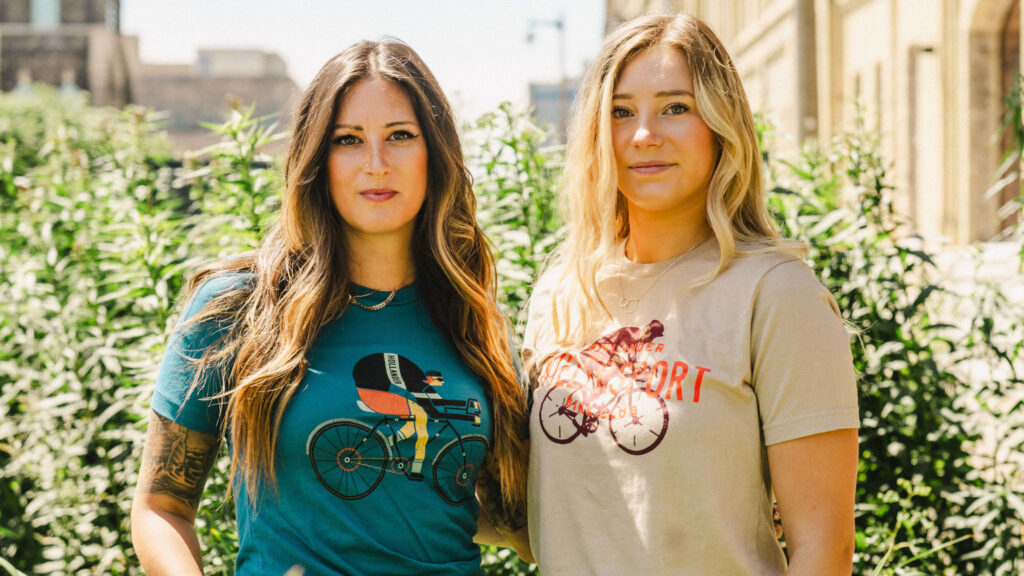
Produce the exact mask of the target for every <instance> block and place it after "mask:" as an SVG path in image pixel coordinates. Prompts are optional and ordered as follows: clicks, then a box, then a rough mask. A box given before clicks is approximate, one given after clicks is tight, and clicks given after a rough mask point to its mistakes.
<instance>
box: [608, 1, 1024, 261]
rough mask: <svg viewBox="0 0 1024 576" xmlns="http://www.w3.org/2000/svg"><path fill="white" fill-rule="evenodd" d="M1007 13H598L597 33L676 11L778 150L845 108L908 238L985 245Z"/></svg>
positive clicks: (757, 4) (698, 6)
mask: <svg viewBox="0 0 1024 576" xmlns="http://www.w3.org/2000/svg"><path fill="white" fill-rule="evenodd" d="M1015 1H1016V2H1019V1H1020V0H941V1H940V0H721V1H713V0H675V1H669V2H653V1H647V2H643V1H640V0H632V1H622V2H620V1H617V0H607V2H608V14H609V15H610V17H609V20H611V16H612V15H614V17H615V18H616V19H617V20H618V21H625V20H628V19H629V18H631V17H634V16H637V15H640V14H642V13H649V12H653V11H662V12H664V11H672V10H681V11H687V12H690V13H692V14H696V15H698V16H700V17H702V18H704V19H705V20H706V21H708V23H709V24H710V25H711V26H712V27H713V28H714V29H715V30H716V31H717V32H718V34H719V36H720V37H721V38H722V41H723V42H724V43H725V45H726V48H727V49H728V50H729V51H730V53H731V54H732V56H733V58H734V59H735V61H736V64H737V67H738V68H739V69H740V72H741V74H742V76H743V79H744V84H745V86H746V89H747V94H748V97H749V98H750V102H751V107H752V108H753V109H754V110H755V111H769V112H770V113H771V115H772V116H773V117H774V118H775V119H776V121H777V123H778V125H779V128H780V130H781V132H782V133H783V134H786V135H789V139H788V140H786V139H783V141H782V142H780V143H779V144H781V146H782V147H783V148H785V147H787V142H788V143H790V144H795V143H796V142H797V141H799V140H801V139H803V138H805V137H815V138H818V139H819V140H822V141H828V140H830V139H831V138H832V137H833V136H835V135H836V134H839V133H841V132H842V131H843V130H846V129H848V128H849V127H851V126H852V125H853V123H854V120H855V118H856V117H857V109H856V107H855V102H857V101H859V102H860V103H861V104H863V106H864V111H865V119H866V121H867V123H868V126H869V127H870V128H873V129H877V134H878V135H879V138H880V140H881V148H882V151H883V153H884V154H885V156H886V158H887V159H889V160H890V161H892V162H893V165H892V167H891V171H890V183H892V184H894V185H896V186H897V187H899V188H900V190H902V191H904V193H903V194H902V195H900V196H899V197H898V198H897V208H898V209H899V210H901V211H902V212H904V213H905V214H906V215H907V216H909V217H910V218H912V219H913V220H914V221H915V223H916V226H917V230H918V231H920V232H922V233H924V234H926V235H929V236H930V237H933V238H935V239H936V241H940V242H941V241H951V242H955V243H965V242H971V241H976V240H987V239H990V238H992V237H994V236H995V235H996V234H998V232H999V226H1000V222H999V219H998V218H997V217H996V210H997V208H998V205H999V200H998V198H994V199H986V198H985V193H986V191H987V190H988V189H989V188H990V187H991V186H992V184H993V183H994V182H995V173H996V170H997V168H998V165H999V159H1000V156H1001V155H1002V153H1003V144H1002V143H1000V142H999V141H998V140H997V139H996V138H995V137H994V135H995V134H996V133H997V131H998V130H999V126H1000V120H1001V118H1002V99H1003V96H1004V94H1003V92H1004V80H1003V78H1004V76H1005V74H1006V64H1004V61H1005V60H1006V56H1005V47H1004V43H1003V29H1004V26H1005V25H1006V22H1007V18H1008V16H1009V14H1010V9H1011V7H1012V6H1013V4H1014V2H1015ZM655 5H657V6H655ZM1019 17H1020V16H1017V18H1019ZM609 24H611V21H609ZM1016 34H1019V32H1016ZM1011 45H1012V44H1011ZM1016 46H1018V50H1019V41H1018V42H1017V44H1016ZM1019 61H1020V58H1017V60H1016V61H1015V62H1013V63H1012V66H1016V67H1017V68H1019ZM1018 72H1019V70H1018Z"/></svg>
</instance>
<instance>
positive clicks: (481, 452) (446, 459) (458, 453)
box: [434, 434, 487, 506]
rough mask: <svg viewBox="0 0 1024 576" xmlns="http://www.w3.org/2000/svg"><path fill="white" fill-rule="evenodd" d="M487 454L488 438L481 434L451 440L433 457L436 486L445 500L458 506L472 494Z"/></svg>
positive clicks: (471, 496)
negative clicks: (460, 439) (435, 457)
mask: <svg viewBox="0 0 1024 576" xmlns="http://www.w3.org/2000/svg"><path fill="white" fill-rule="evenodd" d="M486 455H487V439H486V438H484V437H483V436H480V435H479V434H472V435H469V436H463V437H462V441H461V442H460V441H459V439H458V438H456V439H455V440H452V441H451V442H449V443H448V444H446V445H445V447H444V448H442V449H441V452H440V453H438V455H437V459H435V460H434V487H435V488H437V492H438V494H440V495H441V497H442V498H444V501H445V502H447V503H449V504H451V505H453V506H457V505H459V504H461V503H463V502H465V501H466V500H469V499H470V498H473V496H474V493H475V490H476V476H477V473H478V472H479V471H480V466H482V465H483V462H484V456H486Z"/></svg>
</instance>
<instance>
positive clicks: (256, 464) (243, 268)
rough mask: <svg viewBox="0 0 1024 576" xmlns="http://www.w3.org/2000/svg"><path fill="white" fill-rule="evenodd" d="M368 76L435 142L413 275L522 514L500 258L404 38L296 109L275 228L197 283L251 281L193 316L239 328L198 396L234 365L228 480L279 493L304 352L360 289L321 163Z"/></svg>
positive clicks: (521, 397) (335, 61)
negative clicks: (283, 435)
mask: <svg viewBox="0 0 1024 576" xmlns="http://www.w3.org/2000/svg"><path fill="white" fill-rule="evenodd" d="M362 79H382V80H388V81H391V82H394V83H395V84H396V85H398V86H400V87H401V88H402V89H403V90H404V92H405V94H406V96H407V97H408V98H409V100H410V102H411V103H412V106H413V109H414V110H415V112H416V118H417V120H418V121H419V124H420V126H421V128H422V131H423V132H422V133H423V134H424V136H425V138H426V144H427V150H428V155H427V156H428V160H427V161H428V166H427V195H426V199H425V201H424V204H423V207H422V208H421V210H420V213H419V214H418V216H417V219H416V225H415V232H414V239H413V246H414V262H415V266H416V275H417V281H418V282H419V283H420V285H421V286H430V290H423V291H421V294H422V295H423V298H424V302H425V305H426V308H427V309H428V311H429V312H430V315H431V318H432V319H433V321H434V323H435V324H436V325H437V327H438V328H439V329H440V330H441V332H442V333H443V334H444V335H445V336H447V337H448V338H449V339H450V340H451V341H452V343H453V344H454V345H455V346H454V347H455V349H456V350H457V351H458V353H459V354H460V357H461V360H462V361H463V362H465V363H466V365H467V366H468V367H469V368H470V370H471V371H472V372H473V373H474V374H476V375H477V376H478V377H479V378H480V380H481V381H482V382H483V384H484V388H485V392H486V394H487V396H488V398H489V399H490V401H491V405H492V408H493V419H492V421H493V422H494V434H493V437H494V441H493V449H492V451H491V455H490V456H489V457H491V458H494V459H495V460H496V463H497V468H498V470H499V479H498V480H499V482H500V485H501V488H502V494H503V496H504V500H505V502H504V504H505V505H506V506H508V507H512V509H514V508H515V507H518V506H521V505H522V503H523V502H524V500H525V491H526V488H525V486H526V482H525V447H524V443H523V441H522V439H521V438H520V430H521V429H522V421H523V420H524V419H525V409H526V404H525V393H524V391H523V388H522V386H521V384H520V381H519V379H518V378H517V375H516V370H515V368H514V365H513V363H512V359H511V356H510V350H512V349H513V348H512V345H511V343H510V342H509V340H508V330H507V328H506V323H505V320H504V319H503V317H502V316H501V313H500V312H499V310H498V307H497V304H496V301H495V296H496V278H495V276H496V273H495V266H494V260H493V257H492V255H491V252H490V250H489V248H488V245H487V243H486V240H485V238H484V235H483V233H482V231H481V230H480V227H479V226H478V225H477V223H476V216H475V214H476V197H475V196H474V194H473V188H472V181H471V178H470V175H469V172H468V170H467V169H466V166H465V164H464V163H463V157H462V147H461V142H460V139H459V134H458V130H457V128H456V124H455V120H454V116H453V114H452V110H451V106H450V105H449V103H448V100H447V99H446V98H445V96H444V93H443V92H442V91H441V89H440V86H439V85H438V83H437V81H436V80H435V79H434V76H433V74H431V72H430V70H429V69H428V68H427V67H426V65H425V64H424V63H423V61H422V60H420V57H419V56H418V55H417V54H416V52H415V51H413V49H412V48H410V47H409V46H407V45H405V44H403V43H401V42H399V41H394V40H386V41H364V42H360V43H358V44H355V45H353V46H351V47H349V48H348V49H346V50H344V51H343V52H341V53H340V54H338V55H337V56H335V57H334V58H332V59H331V60H329V61H328V62H327V63H326V64H325V65H324V66H323V67H322V68H321V69H320V71H319V72H318V73H317V75H316V77H315V78H314V79H313V81H312V83H311V84H310V85H309V87H308V88H307V89H306V91H305V93H304V94H303V97H302V101H301V103H300V106H299V109H298V113H297V117H296V120H295V126H294V129H293V134H292V140H291V145H290V147H289V150H288V155H287V158H286V162H285V168H284V181H285V182H284V184H285V189H284V197H283V201H282V206H281V215H280V218H279V220H278V222H277V223H276V225H275V226H274V228H273V229H272V230H271V231H270V232H269V233H268V234H267V236H266V237H265V238H264V240H263V242H262V244H261V245H260V247H259V248H258V249H257V250H256V251H254V252H253V253H250V254H246V255H244V256H242V257H240V258H232V259H227V260H224V261H222V262H217V263H215V264H212V265H210V266H208V267H206V268H204V269H202V270H200V271H199V272H198V273H197V274H195V275H194V276H193V277H192V278H191V280H190V281H189V285H188V293H189V294H191V293H193V292H194V291H195V290H196V289H197V287H199V286H200V285H201V284H203V282H205V281H206V280H208V279H209V278H211V277H213V276H216V275H219V274H224V273H230V272H248V273H251V274H252V275H253V281H252V282H250V283H240V285H239V286H237V287H236V288H234V289H233V290H231V291H228V292H226V293H224V294H220V295H218V296H217V297H215V298H214V299H213V300H212V301H211V302H209V303H208V304H207V305H206V306H205V307H204V309H203V310H202V311H201V312H200V313H199V314H197V315H196V316H194V317H193V319H192V320H191V321H192V322H194V323H195V322H204V321H208V320H216V321H217V322H219V323H222V325H223V323H226V324H227V325H228V326H231V329H230V330H229V331H228V333H227V335H226V336H225V337H224V339H223V340H221V342H220V343H219V345H218V346H216V347H215V348H214V349H212V350H210V351H208V352H207V353H206V354H205V355H204V357H203V358H202V359H201V360H200V362H199V364H198V369H197V374H196V377H195V380H194V382H193V385H192V390H193V391H194V390H195V389H196V386H197V385H198V383H199V382H201V381H202V379H203V376H204V373H206V372H207V371H212V370H220V371H221V372H222V373H225V374H224V377H225V387H224V390H223V393H222V394H221V399H222V401H223V409H224V417H223V418H222V421H223V425H222V426H223V428H222V433H230V436H231V438H233V440H234V441H233V442H232V453H231V466H232V482H233V481H234V480H235V479H236V478H238V479H241V480H242V481H244V484H245V486H246V487H247V489H248V491H249V495H250V498H251V500H252V502H253V504H254V505H255V504H257V503H258V494H259V493H260V489H261V488H262V487H264V486H267V487H270V488H272V489H274V490H276V486H277V482H276V476H275V474H274V464H275V461H276V457H277V454H276V445H277V440H278V433H279V427H280V424H281V417H282V415H283V413H284V409H285V406H286V405H287V404H288V402H289V401H290V400H291V398H292V397H293V396H294V395H295V393H296V391H297V390H298V389H299V385H300V383H301V382H302V379H303V377H304V376H305V374H306V366H307V361H306V356H307V353H308V352H309V349H310V347H311V346H312V345H313V342H314V340H315V339H316V336H317V334H318V333H319V332H320V329H321V328H322V327H323V326H324V324H326V323H327V322H330V321H332V320H334V319H336V318H338V317H339V316H340V315H341V314H343V313H344V310H345V308H346V306H347V304H348V302H349V297H350V294H351V285H350V282H349V280H350V279H349V270H348V261H349V260H348V251H347V246H346V243H345V236H344V234H343V233H342V221H341V217H340V216H339V214H338V211H337V210H336V208H335V206H334V204H333V202H332V200H331V195H330V190H329V185H328V180H327V169H326V158H327V154H328V148H329V138H330V136H331V132H332V127H333V124H334V119H335V117H336V116H337V112H338V108H339V106H340V103H341V101H342V98H343V96H344V95H345V91H346V90H347V89H348V88H349V87H350V86H352V85H353V84H355V83H356V82H357V81H359V80H362Z"/></svg>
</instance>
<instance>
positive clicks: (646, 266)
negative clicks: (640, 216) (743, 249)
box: [611, 235, 718, 278]
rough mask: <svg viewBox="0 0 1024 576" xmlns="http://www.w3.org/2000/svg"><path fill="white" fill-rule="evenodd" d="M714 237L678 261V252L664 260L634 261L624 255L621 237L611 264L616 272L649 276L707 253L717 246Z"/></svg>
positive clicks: (635, 275) (638, 276) (641, 276)
mask: <svg viewBox="0 0 1024 576" xmlns="http://www.w3.org/2000/svg"><path fill="white" fill-rule="evenodd" d="M714 239H715V237H714V235H711V236H709V237H707V238H705V239H704V240H702V241H701V243H700V244H698V245H697V247H696V248H694V249H692V250H691V251H690V253H689V254H686V255H684V256H683V257H682V258H680V259H679V261H678V262H676V258H679V255H678V254H677V255H675V256H672V257H671V258H666V259H665V260H659V261H658V262H634V261H632V260H630V259H629V258H628V257H627V256H626V241H625V239H623V240H622V241H621V242H619V244H618V245H617V246H616V247H615V251H614V254H615V256H614V258H613V259H612V261H611V264H612V265H613V266H615V272H616V273H617V274H622V275H624V276H630V277H633V278H649V277H651V276H656V275H658V274H661V273H662V272H664V271H665V269H666V268H668V267H669V266H679V265H681V264H683V263H685V262H687V261H689V260H693V259H695V258H697V257H699V256H701V255H703V254H705V253H707V252H708V251H709V250H712V249H713V247H714V248H717V247H718V243H717V242H714Z"/></svg>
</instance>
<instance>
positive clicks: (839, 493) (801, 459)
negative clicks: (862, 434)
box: [768, 429, 858, 576]
mask: <svg viewBox="0 0 1024 576" xmlns="http://www.w3.org/2000/svg"><path fill="white" fill-rule="evenodd" d="M857 453H858V448H857V430H855V429H846V430H834V431H832V432H825V433H823V434H815V435H813V436H807V437H804V438H797V439H795V440H790V441H788V442H781V443H779V444H774V445H772V446H768V465H769V467H770V469H771V478H772V488H773V489H774V491H775V497H776V499H777V500H778V502H779V513H780V514H781V515H782V527H783V528H784V529H785V534H786V547H787V548H788V550H789V572H788V574H790V576H798V575H808V576H810V575H813V576H849V575H850V573H851V572H852V570H853V548H854V521H853V504H854V498H855V494H856V488H857Z"/></svg>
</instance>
